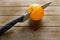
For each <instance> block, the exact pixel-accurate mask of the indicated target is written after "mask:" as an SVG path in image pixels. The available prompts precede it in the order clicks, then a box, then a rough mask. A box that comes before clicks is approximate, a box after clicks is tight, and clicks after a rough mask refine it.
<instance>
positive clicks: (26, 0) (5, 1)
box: [0, 0, 60, 6]
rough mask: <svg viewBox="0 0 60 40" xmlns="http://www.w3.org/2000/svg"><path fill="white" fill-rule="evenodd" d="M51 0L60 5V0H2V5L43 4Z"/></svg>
mask: <svg viewBox="0 0 60 40" xmlns="http://www.w3.org/2000/svg"><path fill="white" fill-rule="evenodd" d="M50 1H52V2H53V3H52V4H53V5H55V6H60V0H0V6H28V5H29V4H32V3H37V4H41V5H43V4H45V3H48V2H50Z"/></svg>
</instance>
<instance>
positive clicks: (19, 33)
mask: <svg viewBox="0 0 60 40" xmlns="http://www.w3.org/2000/svg"><path fill="white" fill-rule="evenodd" d="M59 29H60V27H40V29H39V30H37V31H32V30H30V29H28V28H27V27H25V28H23V27H22V28H21V27H13V28H12V29H11V30H10V31H8V32H6V33H5V34H4V35H2V36H0V40H60V30H59Z"/></svg>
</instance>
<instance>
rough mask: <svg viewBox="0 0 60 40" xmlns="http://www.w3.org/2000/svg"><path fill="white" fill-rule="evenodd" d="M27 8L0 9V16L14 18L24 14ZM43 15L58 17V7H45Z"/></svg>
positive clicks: (59, 8) (59, 13)
mask: <svg viewBox="0 0 60 40" xmlns="http://www.w3.org/2000/svg"><path fill="white" fill-rule="evenodd" d="M26 9H27V7H0V16H15V15H23V14H25V11H26ZM45 15H60V7H50V6H49V7H47V8H46V9H45Z"/></svg>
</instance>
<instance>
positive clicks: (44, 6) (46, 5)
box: [42, 2, 52, 9]
mask: <svg viewBox="0 0 60 40" xmlns="http://www.w3.org/2000/svg"><path fill="white" fill-rule="evenodd" d="M51 3H52V2H49V3H47V4H45V5H43V6H42V7H43V9H45V8H46V7H48V6H49V5H50V4H51Z"/></svg>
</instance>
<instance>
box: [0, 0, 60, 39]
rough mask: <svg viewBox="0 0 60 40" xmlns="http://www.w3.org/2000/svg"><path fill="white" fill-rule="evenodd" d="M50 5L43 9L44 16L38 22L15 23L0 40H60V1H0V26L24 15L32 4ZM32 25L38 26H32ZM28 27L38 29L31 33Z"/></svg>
mask: <svg viewBox="0 0 60 40" xmlns="http://www.w3.org/2000/svg"><path fill="white" fill-rule="evenodd" d="M50 1H52V4H51V5H50V6H49V7H48V8H46V9H45V15H44V17H43V19H42V20H41V21H40V22H32V21H30V20H29V19H28V20H26V21H25V22H22V23H17V24H16V25H15V26H14V27H13V28H11V29H10V30H9V31H7V32H6V33H5V34H4V35H2V36H0V40H60V0H0V26H1V27H2V26H3V25H4V24H6V23H7V22H8V21H10V20H11V19H14V18H16V17H19V16H21V15H23V14H25V11H26V8H27V7H28V5H30V4H32V3H37V4H41V5H43V4H46V3H48V2H50ZM34 23H36V24H38V25H35V26H33V25H34ZM29 26H32V27H36V26H37V27H38V26H39V27H40V28H39V29H38V30H37V31H32V30H31V29H30V28H29Z"/></svg>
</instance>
